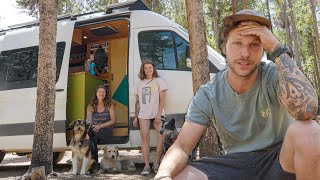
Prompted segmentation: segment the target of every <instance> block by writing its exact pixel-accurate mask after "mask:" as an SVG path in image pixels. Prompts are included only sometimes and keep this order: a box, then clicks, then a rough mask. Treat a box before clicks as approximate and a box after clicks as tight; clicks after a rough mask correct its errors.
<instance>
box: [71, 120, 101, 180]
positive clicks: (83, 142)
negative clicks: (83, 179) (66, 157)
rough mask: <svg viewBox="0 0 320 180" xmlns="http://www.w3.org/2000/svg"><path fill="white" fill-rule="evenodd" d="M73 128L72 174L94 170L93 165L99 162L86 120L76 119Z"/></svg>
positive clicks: (72, 124) (81, 173)
mask: <svg viewBox="0 0 320 180" xmlns="http://www.w3.org/2000/svg"><path fill="white" fill-rule="evenodd" d="M70 127H71V129H72V130H73V138H72V139H71V142H70V147H71V151H72V174H74V175H76V174H79V173H80V175H85V174H89V173H90V171H91V170H92V169H91V167H92V166H93V165H94V164H97V162H96V161H95V160H94V158H93V154H92V148H94V146H93V143H92V142H91V141H90V139H89V136H88V135H87V127H86V121H85V120H75V121H73V122H72V123H71V124H70Z"/></svg>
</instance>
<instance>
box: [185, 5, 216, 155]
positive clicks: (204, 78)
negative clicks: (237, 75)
mask: <svg viewBox="0 0 320 180" xmlns="http://www.w3.org/2000/svg"><path fill="white" fill-rule="evenodd" d="M186 10H187V19H188V27H189V40H190V55H191V60H192V61H191V62H192V81H193V93H194V94H195V93H196V92H197V91H198V89H199V86H200V85H202V84H205V83H206V82H208V81H209V78H210V75H209V61H208V51H207V39H206V31H205V27H206V26H205V23H204V16H203V3H202V0H197V1H195V0H186ZM217 139H218V138H217V133H216V131H215V130H214V126H213V124H212V123H210V125H209V127H208V128H207V130H206V132H205V133H204V135H203V136H202V138H201V139H200V144H199V149H200V157H203V156H213V155H217V154H219V147H218V141H217Z"/></svg>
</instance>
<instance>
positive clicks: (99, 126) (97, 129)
mask: <svg viewBox="0 0 320 180" xmlns="http://www.w3.org/2000/svg"><path fill="white" fill-rule="evenodd" d="M101 128H102V126H101V124H96V125H92V129H93V131H94V132H98V131H99V130H100V129H101Z"/></svg>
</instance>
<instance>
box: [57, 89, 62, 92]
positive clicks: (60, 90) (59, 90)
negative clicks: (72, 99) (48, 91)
mask: <svg viewBox="0 0 320 180" xmlns="http://www.w3.org/2000/svg"><path fill="white" fill-rule="evenodd" d="M63 91H64V89H56V92H63Z"/></svg>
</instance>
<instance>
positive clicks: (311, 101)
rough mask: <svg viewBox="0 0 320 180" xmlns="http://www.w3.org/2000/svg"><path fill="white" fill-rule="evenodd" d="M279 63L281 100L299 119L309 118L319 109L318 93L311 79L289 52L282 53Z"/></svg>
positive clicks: (291, 113)
mask: <svg viewBox="0 0 320 180" xmlns="http://www.w3.org/2000/svg"><path fill="white" fill-rule="evenodd" d="M276 64H277V70H278V74H279V85H280V89H279V101H280V102H281V103H282V104H283V105H285V106H286V107H287V108H288V111H289V113H290V115H291V116H293V117H294V118H296V119H297V120H309V119H311V118H312V117H313V116H314V115H315V113H316V111H317V95H316V92H315V89H314V88H313V87H312V85H311V83H310V82H309V80H308V79H307V78H306V77H305V76H304V74H303V73H302V72H301V71H300V69H299V68H298V66H297V65H296V64H295V63H294V62H293V60H292V59H291V58H290V56H289V55H288V54H286V53H285V54H282V55H281V56H280V60H279V61H278V63H276Z"/></svg>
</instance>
